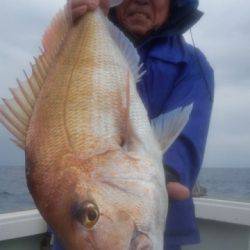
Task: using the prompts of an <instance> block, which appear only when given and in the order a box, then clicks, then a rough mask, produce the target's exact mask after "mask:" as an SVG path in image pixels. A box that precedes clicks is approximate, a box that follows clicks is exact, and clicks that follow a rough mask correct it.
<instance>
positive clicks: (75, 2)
mask: <svg viewBox="0 0 250 250" xmlns="http://www.w3.org/2000/svg"><path fill="white" fill-rule="evenodd" d="M69 5H70V8H71V9H72V10H73V9H76V8H78V7H81V6H84V5H86V6H88V7H89V8H94V9H95V8H96V7H97V6H98V5H99V0H69Z"/></svg>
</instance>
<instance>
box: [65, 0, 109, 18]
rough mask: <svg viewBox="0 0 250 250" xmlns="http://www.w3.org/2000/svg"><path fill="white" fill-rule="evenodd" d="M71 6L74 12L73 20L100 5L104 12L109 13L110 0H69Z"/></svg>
mask: <svg viewBox="0 0 250 250" xmlns="http://www.w3.org/2000/svg"><path fill="white" fill-rule="evenodd" d="M68 4H69V8H70V10H71V13H72V19H73V22H75V21H76V20H77V19H79V18H80V17H82V16H83V15H84V14H85V13H86V12H87V11H93V10H95V9H96V8H97V7H98V6H100V7H101V8H102V9H103V11H104V13H105V14H106V15H107V14H108V9H109V1H108V0H68Z"/></svg>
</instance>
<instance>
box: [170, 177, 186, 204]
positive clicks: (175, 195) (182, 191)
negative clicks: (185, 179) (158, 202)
mask: <svg viewBox="0 0 250 250" xmlns="http://www.w3.org/2000/svg"><path fill="white" fill-rule="evenodd" d="M167 191H168V196H169V198H170V199H173V200H178V201H182V200H186V199H188V198H189V197H190V191H189V189H188V188H187V187H185V186H184V185H182V184H180V183H179V182H172V181H171V182H168V183H167Z"/></svg>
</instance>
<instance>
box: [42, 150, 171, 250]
mask: <svg viewBox="0 0 250 250" xmlns="http://www.w3.org/2000/svg"><path fill="white" fill-rule="evenodd" d="M64 164H65V161H64ZM66 165H67V167H65V166H66ZM66 165H65V166H64V167H63V168H62V169H61V171H59V172H60V173H59V174H57V176H56V178H54V180H53V181H54V184H55V186H54V191H53V195H52V196H51V198H50V201H49V202H48V203H47V204H48V205H47V207H44V208H41V210H42V212H43V213H42V214H43V215H44V217H45V219H46V221H47V222H48V223H49V225H50V226H51V228H52V229H53V231H54V232H55V233H56V235H57V236H58V238H59V239H60V241H61V242H62V244H63V246H64V247H65V249H70V250H80V249H81V250H84V249H100V250H101V249H103V250H104V249H105V250H107V249H117V250H125V249H131V250H132V249H134V250H136V249H138V250H139V249H148V250H150V249H163V246H162V244H163V232H164V225H165V217H166V212H167V194H166V191H165V186H161V184H162V183H159V179H158V176H157V175H156V174H155V173H154V171H153V168H154V166H152V163H151V162H150V161H148V160H145V159H139V158H138V159H136V158H133V157H131V156H128V155H127V154H125V153H122V152H112V151H110V152H107V153H105V154H102V155H99V156H96V157H93V158H92V159H89V160H84V161H82V160H75V159H72V160H68V162H67V163H66ZM163 189H164V190H163ZM164 196H165V197H164Z"/></svg>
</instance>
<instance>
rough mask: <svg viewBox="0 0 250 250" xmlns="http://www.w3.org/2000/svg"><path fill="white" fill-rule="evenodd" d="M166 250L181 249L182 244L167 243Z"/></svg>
mask: <svg viewBox="0 0 250 250" xmlns="http://www.w3.org/2000/svg"><path fill="white" fill-rule="evenodd" d="M164 250H181V246H174V245H167V246H165V247H164Z"/></svg>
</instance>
